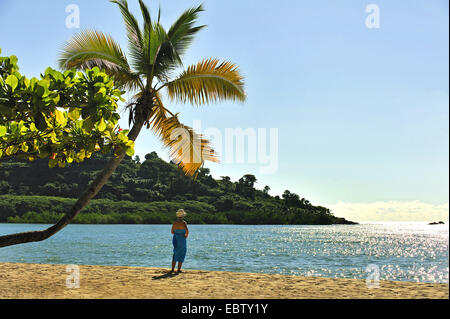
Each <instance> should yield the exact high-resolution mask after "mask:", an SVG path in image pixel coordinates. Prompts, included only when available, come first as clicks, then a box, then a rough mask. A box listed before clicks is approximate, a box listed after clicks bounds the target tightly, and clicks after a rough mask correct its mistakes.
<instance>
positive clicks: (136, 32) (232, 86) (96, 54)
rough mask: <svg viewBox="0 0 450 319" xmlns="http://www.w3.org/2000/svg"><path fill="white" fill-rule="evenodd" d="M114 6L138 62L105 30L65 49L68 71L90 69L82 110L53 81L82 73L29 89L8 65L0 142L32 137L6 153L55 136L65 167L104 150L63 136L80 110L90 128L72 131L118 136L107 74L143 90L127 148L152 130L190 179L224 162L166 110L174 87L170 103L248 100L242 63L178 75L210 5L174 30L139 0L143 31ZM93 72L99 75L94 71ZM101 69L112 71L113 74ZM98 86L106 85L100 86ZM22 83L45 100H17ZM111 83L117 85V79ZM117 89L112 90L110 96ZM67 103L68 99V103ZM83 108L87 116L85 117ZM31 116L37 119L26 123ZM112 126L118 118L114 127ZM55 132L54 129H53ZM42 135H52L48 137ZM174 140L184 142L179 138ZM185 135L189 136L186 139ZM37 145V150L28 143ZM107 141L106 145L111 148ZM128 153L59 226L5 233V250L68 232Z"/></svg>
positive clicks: (205, 63)
mask: <svg viewBox="0 0 450 319" xmlns="http://www.w3.org/2000/svg"><path fill="white" fill-rule="evenodd" d="M111 2H113V3H115V4H117V5H118V7H119V9H120V11H121V13H122V16H123V19H124V22H125V25H126V30H127V37H128V44H129V50H130V52H129V56H130V63H129V62H128V59H127V57H126V56H125V54H124V53H123V51H122V49H121V48H120V46H119V45H118V44H117V42H115V41H114V40H113V38H112V37H111V36H109V35H106V34H103V33H101V32H98V31H93V30H86V31H83V32H81V33H79V34H78V35H76V36H75V37H74V38H73V39H71V40H70V41H69V42H68V43H67V45H66V46H65V48H64V51H63V54H62V56H61V59H60V61H59V62H60V66H61V68H63V69H68V70H71V69H73V68H76V69H79V70H85V71H86V74H87V76H86V77H85V78H84V80H85V82H87V83H86V85H87V86H88V90H87V94H86V87H84V90H82V93H83V95H82V96H83V97H85V99H87V101H86V102H88V103H86V106H85V107H84V108H83V109H81V111H80V110H79V107H80V106H81V105H82V104H84V103H83V101H78V100H77V99H73V98H72V97H73V95H72V94H74V93H72V94H67V95H63V98H64V97H67V100H68V101H69V102H71V103H69V104H66V103H62V101H61V95H60V96H59V99H58V95H57V94H52V93H55V92H50V90H51V88H52V87H51V86H50V84H51V83H48V82H49V81H50V79H52V78H53V80H54V82H55V83H57V85H62V86H65V85H66V80H65V78H64V75H67V76H68V77H70V79H69V81H71V80H72V79H73V78H74V76H75V72H74V71H66V72H65V73H64V75H63V77H61V76H60V73H55V76H53V75H52V73H53V71H50V72H48V73H49V74H48V75H46V76H48V78H45V79H43V82H40V83H38V82H39V81H30V83H29V84H28V82H26V81H25V80H21V79H19V78H18V77H17V76H16V75H15V74H13V73H14V70H13V71H12V70H8V69H6V71H4V70H3V68H2V71H1V72H4V73H6V72H8V73H9V75H8V77H4V75H2V74H0V75H1V76H2V80H1V82H0V84H1V87H2V90H3V91H4V92H5V93H4V94H2V95H1V96H0V97H1V98H2V100H1V101H2V109H3V111H2V117H3V122H0V124H1V125H2V126H1V128H0V137H4V136H5V134H6V132H5V131H7V132H8V130H9V132H10V133H8V136H9V135H11V134H13V135H14V136H19V137H21V136H23V135H25V137H24V138H23V139H19V141H20V144H18V143H14V144H10V143H8V141H2V143H1V144H0V145H2V149H3V151H2V153H3V152H4V153H7V155H8V156H10V155H13V154H15V153H17V152H18V150H19V148H20V149H21V150H22V152H24V153H27V152H28V151H29V150H32V151H36V150H35V147H34V145H31V142H32V141H36V140H38V145H39V146H41V147H42V148H44V145H45V144H44V143H48V141H49V139H50V140H51V139H52V138H53V140H52V144H51V146H52V147H51V148H50V149H49V151H51V152H52V153H50V152H48V153H46V155H47V156H50V159H51V160H52V161H58V163H64V162H63V159H64V160H65V161H67V159H68V158H70V159H72V158H75V157H77V156H76V154H77V153H76V152H75V151H80V152H81V150H84V153H82V154H81V155H80V157H82V156H84V157H86V150H85V149H84V148H83V147H85V145H86V144H88V145H94V147H90V148H88V150H87V151H88V153H91V152H92V151H94V150H95V148H96V146H97V145H99V148H100V149H101V146H100V144H99V143H98V142H99V141H98V139H100V138H99V137H98V135H95V134H84V135H87V136H85V137H86V138H87V141H88V142H89V141H90V140H92V137H96V138H97V139H96V140H95V141H96V142H97V143H95V144H92V143H86V140H82V139H81V136H80V135H81V134H80V135H76V136H69V138H66V139H64V138H63V137H64V136H65V133H64V132H65V130H64V128H65V127H66V126H67V124H68V123H71V122H72V121H73V122H76V121H75V120H74V119H75V118H78V117H79V116H80V115H79V113H82V114H81V115H84V117H83V119H84V122H87V124H86V123H81V124H84V125H81V126H80V125H78V126H77V125H75V124H73V127H71V128H72V130H71V131H73V132H77V130H76V129H78V133H79V132H81V133H82V132H83V131H82V130H81V129H84V130H95V132H97V131H98V132H99V134H100V136H101V137H102V139H101V141H100V142H104V141H105V140H107V137H108V135H107V133H104V132H105V131H106V132H110V135H112V134H111V131H113V130H114V127H113V125H114V124H115V123H116V122H117V119H116V118H115V117H114V116H113V112H112V110H109V108H112V107H114V106H115V105H116V101H115V100H114V98H113V96H114V93H115V94H116V95H120V94H119V93H120V91H119V92H117V91H115V92H114V93H113V94H112V95H113V96H111V95H107V93H108V90H107V89H108V87H106V85H102V84H99V85H100V86H101V88H100V89H101V90H100V89H97V87H96V86H95V85H91V86H89V83H90V82H93V81H96V79H97V77H100V78H101V80H102V81H103V80H108V78H107V76H106V74H107V75H108V76H111V77H113V78H114V80H115V83H116V84H117V85H118V86H119V87H120V88H124V89H127V90H129V91H130V92H134V93H135V95H134V101H133V102H132V103H130V104H129V105H128V106H127V108H128V111H129V124H130V125H132V128H131V130H130V131H129V132H127V133H128V134H127V136H125V137H127V140H126V146H129V147H130V148H131V147H132V146H133V142H134V141H135V140H136V138H137V137H138V135H139V133H140V132H141V130H142V128H143V127H144V126H146V127H147V128H150V129H152V130H153V132H154V133H155V134H156V135H157V136H159V137H160V138H161V140H162V142H163V144H164V145H165V146H166V147H168V148H169V149H170V153H171V157H172V161H173V162H174V163H176V164H177V165H178V166H179V167H180V168H181V169H182V170H183V171H184V172H185V173H186V174H188V175H194V174H196V173H197V171H198V169H199V168H200V167H202V165H203V163H204V161H205V160H209V161H215V162H217V161H218V160H217V157H216V155H215V152H214V150H213V149H212V148H211V147H210V145H209V141H208V140H206V139H205V138H203V137H202V136H201V135H199V134H197V133H195V132H194V131H193V130H192V128H190V127H188V126H186V125H183V124H182V123H181V122H180V121H179V119H178V115H177V114H173V113H172V112H170V111H169V110H168V109H167V108H166V107H165V106H164V104H163V101H162V97H161V93H162V92H163V90H166V91H167V93H168V96H169V98H170V100H172V101H178V102H183V103H184V102H189V103H192V104H205V103H209V102H215V101H220V100H233V101H244V100H245V93H244V89H243V85H244V84H243V77H242V76H241V75H240V73H239V71H238V69H237V67H236V65H234V64H233V63H231V62H228V61H224V62H219V60H218V59H212V58H210V59H204V60H202V61H200V62H199V63H197V64H196V65H192V66H189V67H188V68H187V69H185V70H184V71H182V72H181V73H180V74H179V75H177V76H175V77H174V76H173V73H174V71H175V70H176V69H177V68H179V67H181V66H182V58H183V56H184V53H185V52H186V50H187V49H188V47H189V45H190V44H191V42H192V40H193V38H194V36H195V35H196V34H197V33H198V32H199V31H200V30H201V29H203V28H204V26H197V25H196V21H197V17H198V14H199V13H200V12H201V11H203V8H202V6H198V7H196V8H192V9H188V10H186V11H185V12H184V13H183V14H182V15H181V16H180V17H179V18H178V19H177V20H176V21H175V23H173V24H172V25H171V27H170V28H169V30H168V31H166V30H165V29H164V27H163V26H162V25H161V24H160V19H159V14H158V18H157V19H156V20H154V19H152V17H151V15H150V12H149V10H148V8H147V6H146V5H145V4H144V2H143V1H142V0H139V5H140V9H141V13H142V16H143V20H144V25H143V27H140V26H139V24H138V22H137V19H136V18H135V17H134V15H133V14H132V13H131V12H130V11H129V10H128V4H127V1H126V0H114V1H111ZM13 60H14V59H13ZM12 62H15V61H12ZM11 64H12V63H11V61H9V65H11ZM91 68H92V70H90V69H91ZM99 69H101V70H103V71H104V72H105V73H106V74H105V76H103V73H101V72H100V71H99ZM46 73H47V72H46ZM97 83H100V81H99V82H97ZM102 83H104V81H103V82H102ZM19 84H20V87H21V88H22V87H25V88H26V89H28V88H30V89H29V90H30V92H32V93H33V94H34V95H35V96H37V97H38V98H39V101H40V102H41V103H39V104H36V103H34V101H33V100H31V101H30V102H33V103H20V102H19V100H18V99H17V100H15V99H14V96H13V95H14V91H15V89H16V88H17V87H18V86H19ZM110 86H111V87H113V83H112V82H111V84H110ZM111 87H109V89H110V91H111ZM53 89H55V88H53ZM75 93H76V92H75ZM97 97H98V98H99V99H101V100H104V99H106V98H109V99H108V101H105V102H104V103H99V102H98V101H97V100H96V98H97ZM62 100H63V101H64V102H66V100H64V99H62ZM89 102H90V103H89ZM58 103H60V104H59V105H63V106H65V105H69V113H70V114H71V116H70V117H69V114H67V117H66V116H65V115H64V113H62V112H61V111H59V110H58V109H57V108H56V106H57V105H58ZM4 104H6V105H4ZM9 104H13V105H15V106H16V107H15V109H14V112H10V107H8V106H9ZM23 104H25V108H24V109H22V107H23ZM103 106H104V107H105V108H106V110H105V111H103ZM70 107H72V109H73V110H78V111H76V112H75V114H74V113H73V110H72V111H70ZM41 108H44V109H45V110H46V112H39V110H40V109H41ZM30 109H31V111H30ZM83 110H84V111H85V112H84V113H83ZM107 110H109V112H107ZM33 111H34V112H33ZM77 115H78V117H77ZM24 119H29V120H27V121H25V123H23V122H22V121H24ZM108 121H111V123H110V122H108ZM114 121H116V122H114ZM6 122H7V123H8V126H7V127H6V126H5V125H4V124H5V123H6ZM10 122H11V123H10ZM32 124H34V126H32ZM5 127H6V129H5ZM34 127H36V128H37V129H38V130H39V134H38V133H36V132H35V131H34ZM49 127H50V132H47V131H45V130H46V129H47V128H49ZM24 128H26V129H24ZM42 131H44V132H45V135H44V132H42ZM58 133H59V134H58ZM66 133H67V132H66ZM78 133H77V134H78ZM74 134H75V133H74ZM183 134H185V135H183ZM55 135H56V137H55ZM84 135H83V136H84ZM112 136H116V134H114V135H112ZM119 136H124V135H123V134H122V135H119ZM174 136H177V137H178V138H174ZM183 136H184V137H185V138H182V137H183ZM75 137H80V139H79V140H77V139H75ZM112 140H113V138H112V137H111V141H108V142H107V143H106V145H109V146H111V143H112V142H113V141H112ZM60 141H66V143H62V144H63V145H67V148H68V150H65V149H64V148H62V146H60V145H59V144H57V142H60ZM76 141H79V144H81V145H77V143H76ZM128 141H129V142H128ZM29 142H30V145H29V144H28V143H29ZM24 143H25V144H24ZM128 143H129V144H128ZM41 144H42V145H41ZM53 144H57V145H59V147H56V145H55V151H56V152H55V151H53ZM101 144H102V145H103V144H104V143H101ZM27 147H28V148H27ZM74 148H75V149H74ZM38 149H39V147H38ZM70 150H73V152H70ZM127 152H129V153H131V154H128V155H133V153H132V152H131V151H129V148H128V149H126V148H115V156H114V157H113V158H111V159H110V161H109V162H108V163H107V164H106V166H105V167H104V169H103V170H102V171H101V172H100V173H99V174H98V175H97V177H96V179H95V180H94V181H93V182H92V183H91V184H90V185H89V186H88V187H87V189H86V190H85V192H84V193H83V194H82V195H81V197H80V198H79V199H78V201H77V202H76V203H75V204H74V205H73V206H72V208H71V209H70V210H69V211H68V212H67V213H66V214H65V215H64V217H62V218H61V219H60V220H59V221H58V222H57V223H56V224H55V225H53V226H52V227H50V228H48V229H46V230H43V231H35V232H28V233H20V234H12V235H7V236H1V237H0V247H4V246H9V245H14V244H19V243H26V242H33V241H41V240H44V239H46V238H48V237H50V236H52V235H53V234H55V233H56V232H57V231H59V230H61V229H62V228H63V227H65V226H66V225H67V224H68V223H70V222H71V221H72V220H73V219H74V218H75V216H76V215H77V214H78V213H79V212H80V211H81V210H82V209H83V208H84V207H85V206H86V205H87V204H88V203H89V201H90V200H91V199H92V198H93V197H94V196H95V195H96V194H97V193H98V192H99V191H100V189H101V188H102V187H103V186H104V185H105V183H106V182H107V180H108V179H109V178H110V177H111V175H112V174H113V172H114V171H115V169H116V168H117V167H118V165H119V164H120V162H121V161H122V160H123V158H124V157H125V155H126V154H127ZM54 154H55V155H54ZM58 154H64V157H63V155H60V157H59V158H58V157H57V156H58ZM30 155H32V154H30ZM61 165H64V164H61Z"/></svg>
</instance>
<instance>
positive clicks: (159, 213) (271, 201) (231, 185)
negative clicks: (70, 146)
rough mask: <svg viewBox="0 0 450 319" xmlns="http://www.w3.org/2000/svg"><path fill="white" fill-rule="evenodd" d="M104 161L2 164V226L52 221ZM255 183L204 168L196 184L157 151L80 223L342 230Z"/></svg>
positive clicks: (124, 167)
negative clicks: (180, 213)
mask: <svg viewBox="0 0 450 319" xmlns="http://www.w3.org/2000/svg"><path fill="white" fill-rule="evenodd" d="M107 160H108V156H104V155H95V156H93V157H92V158H91V159H90V160H87V161H85V162H83V163H78V164H75V163H73V164H71V165H68V166H67V167H66V168H49V167H48V162H47V161H45V160H37V161H34V162H28V161H22V160H17V159H16V160H14V159H8V160H6V159H5V160H2V161H1V163H0V222H10V223H55V222H56V221H57V220H58V219H59V218H61V217H62V216H63V214H64V213H65V212H66V211H67V210H68V209H69V208H70V207H71V205H72V204H73V203H74V202H75V201H76V198H78V197H79V196H80V195H81V192H82V191H83V190H84V189H86V186H87V184H88V183H89V181H90V180H92V179H93V178H94V177H95V176H96V174H97V173H98V172H99V171H100V170H101V169H102V168H103V167H104V165H105V163H106V161H107ZM256 181H257V180H256V177H255V176H254V175H244V176H243V177H242V178H240V179H239V180H238V181H236V182H233V181H231V179H230V178H229V177H228V176H223V177H221V179H219V180H215V179H214V178H213V177H212V176H211V175H210V172H209V169H207V168H202V169H200V172H199V174H198V177H197V179H193V178H191V177H187V176H185V175H184V174H183V172H182V171H181V170H180V169H178V168H177V166H176V165H175V164H172V163H167V162H165V161H164V160H162V159H161V158H159V157H158V155H157V154H156V153H155V152H152V153H150V154H147V155H146V156H145V159H144V160H143V161H142V162H141V160H140V159H139V157H137V156H136V157H135V158H134V159H132V158H130V157H127V158H125V159H124V160H123V162H122V163H121V164H120V166H119V167H118V168H117V170H116V172H115V173H114V174H113V175H112V177H111V178H110V180H109V181H108V183H107V184H106V185H105V186H104V187H103V189H102V190H101V191H100V193H99V194H98V195H97V197H96V199H95V200H93V201H92V202H91V203H90V204H89V205H88V206H87V207H86V208H85V209H84V210H83V211H82V212H81V213H80V214H79V215H77V217H76V218H75V220H74V222H75V223H85V224H116V223H117V224H167V223H171V222H172V221H173V216H174V212H175V211H176V210H177V209H178V208H184V209H185V210H186V211H187V212H188V217H187V220H188V221H189V222H190V223H195V224H342V223H350V222H348V221H346V220H345V219H343V218H337V217H335V216H333V215H332V214H331V212H330V210H329V209H327V208H325V207H322V206H313V205H312V204H311V203H310V202H309V201H308V200H306V199H304V198H301V197H300V196H299V195H297V194H295V193H291V192H290V191H288V190H286V191H285V192H284V193H283V195H282V197H281V198H280V197H279V196H275V197H274V196H271V195H270V194H269V191H270V187H269V186H265V187H264V188H263V189H256V188H255V183H256Z"/></svg>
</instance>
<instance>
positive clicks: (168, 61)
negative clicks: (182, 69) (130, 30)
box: [150, 23, 181, 82]
mask: <svg viewBox="0 0 450 319" xmlns="http://www.w3.org/2000/svg"><path fill="white" fill-rule="evenodd" d="M150 44H151V46H150V60H151V64H152V73H151V75H152V76H155V77H156V78H157V79H158V80H159V81H161V82H167V81H168V79H169V78H170V75H171V73H172V71H173V70H175V69H176V68H177V67H178V66H179V65H181V60H180V59H179V56H178V55H177V53H176V51H175V48H174V47H173V45H172V43H171V42H170V41H169V37H168V34H167V33H166V30H164V27H163V26H162V25H161V24H159V23H155V24H154V26H153V29H152V34H151V40H150Z"/></svg>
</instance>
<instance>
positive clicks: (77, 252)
mask: <svg viewBox="0 0 450 319" xmlns="http://www.w3.org/2000/svg"><path fill="white" fill-rule="evenodd" d="M48 226H49V225H31V224H0V235H5V234H10V233H16V232H24V231H30V230H39V229H44V228H46V227H48ZM170 229H171V226H170V225H69V226H67V227H66V228H64V229H63V230H61V231H60V232H59V233H57V234H55V235H54V236H53V237H51V238H49V239H47V240H45V241H42V242H36V243H28V244H21V245H15V246H10V247H4V248H0V262H20V263H43V264H52V263H53V264H78V265H121V266H141V267H164V268H170V263H171V258H172V252H173V251H172V249H173V247H172V235H171V233H170ZM189 230H190V236H189V238H188V241H187V246H188V250H187V255H186V260H185V263H184V266H183V268H184V269H203V270H220V271H236V272H254V273H274V274H284V275H299V276H322V277H336V278H361V279H365V278H367V277H368V275H369V274H370V273H372V275H373V272H374V271H376V272H377V274H378V275H379V278H380V279H381V280H399V281H414V282H435V283H448V282H449V272H448V267H449V237H448V234H449V229H448V225H428V224H427V223H425V222H422V223H420V222H415V223H364V224H360V225H329V226H309V225H308V226H306V225H295V226H282V225H262V226H261V225H259V226H254V225H245V226H244V225H189Z"/></svg>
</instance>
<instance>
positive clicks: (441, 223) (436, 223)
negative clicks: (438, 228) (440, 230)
mask: <svg viewBox="0 0 450 319" xmlns="http://www.w3.org/2000/svg"><path fill="white" fill-rule="evenodd" d="M443 224H445V223H444V222H443V221H441V220H440V221H438V222H431V223H428V225H443Z"/></svg>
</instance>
